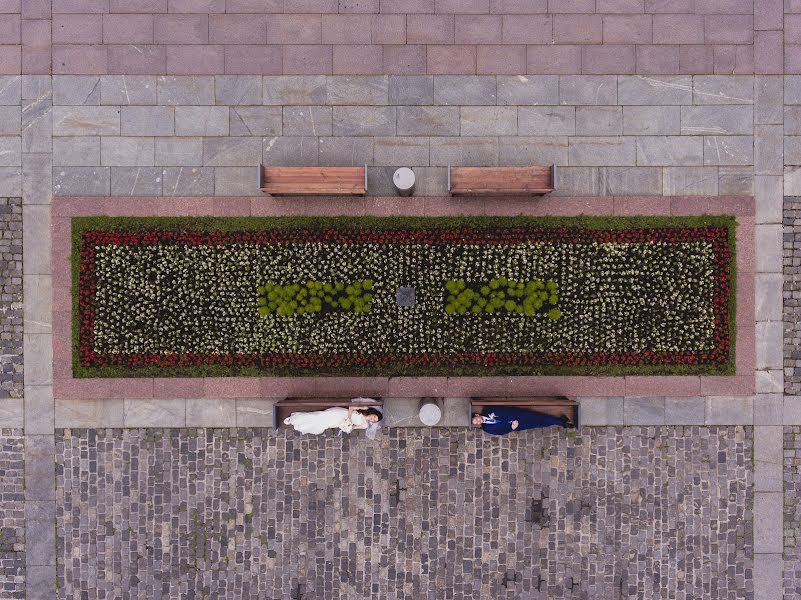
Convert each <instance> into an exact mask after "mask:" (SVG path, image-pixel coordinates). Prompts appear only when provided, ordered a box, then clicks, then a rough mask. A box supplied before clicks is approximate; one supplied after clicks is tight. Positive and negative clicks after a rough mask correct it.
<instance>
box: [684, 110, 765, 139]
mask: <svg viewBox="0 0 801 600" xmlns="http://www.w3.org/2000/svg"><path fill="white" fill-rule="evenodd" d="M681 133H682V135H702V134H703V135H751V134H752V133H754V111H753V107H751V106H682V107H681Z"/></svg>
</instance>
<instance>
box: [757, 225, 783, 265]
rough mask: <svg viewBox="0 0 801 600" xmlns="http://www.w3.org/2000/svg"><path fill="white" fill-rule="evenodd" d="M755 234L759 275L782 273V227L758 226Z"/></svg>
mask: <svg viewBox="0 0 801 600" xmlns="http://www.w3.org/2000/svg"><path fill="white" fill-rule="evenodd" d="M755 234H756V236H755V237H756V270H757V273H780V272H781V270H782V227H781V225H772V224H762V225H757V226H756V231H755Z"/></svg>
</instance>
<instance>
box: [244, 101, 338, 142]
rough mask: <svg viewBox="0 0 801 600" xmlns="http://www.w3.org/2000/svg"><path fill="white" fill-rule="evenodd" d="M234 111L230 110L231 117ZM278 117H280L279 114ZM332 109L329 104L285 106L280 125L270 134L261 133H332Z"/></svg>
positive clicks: (319, 134) (324, 134) (315, 134)
mask: <svg viewBox="0 0 801 600" xmlns="http://www.w3.org/2000/svg"><path fill="white" fill-rule="evenodd" d="M234 114H235V111H233V110H232V111H231V119H232V120H233V118H234ZM279 118H281V117H280V116H279ZM333 118H334V117H333V109H332V108H331V107H330V106H285V107H284V109H283V116H282V125H281V126H280V127H279V128H278V131H273V133H272V134H266V133H265V134H262V135H278V134H280V133H282V132H283V135H313V136H328V135H333Z"/></svg>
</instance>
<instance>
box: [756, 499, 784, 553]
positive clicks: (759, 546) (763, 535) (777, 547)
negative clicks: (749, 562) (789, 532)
mask: <svg viewBox="0 0 801 600" xmlns="http://www.w3.org/2000/svg"><path fill="white" fill-rule="evenodd" d="M778 514H782V494H781V492H755V493H754V552H755V553H757V554H762V553H780V552H781V551H782V548H783V544H782V539H783V537H782V533H783V528H782V521H781V520H779V519H777V518H776V515H778Z"/></svg>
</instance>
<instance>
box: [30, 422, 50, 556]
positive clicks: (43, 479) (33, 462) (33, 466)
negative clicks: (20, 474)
mask: <svg viewBox="0 0 801 600" xmlns="http://www.w3.org/2000/svg"><path fill="white" fill-rule="evenodd" d="M55 453H56V448H55V440H54V439H53V436H52V435H26V436H25V500H26V501H27V500H40V501H41V500H55V498H56V475H55V469H54V466H53V465H54V463H55ZM36 522H38V521H36V520H33V519H31V520H30V522H29V523H28V527H30V524H31V523H36ZM49 525H50V528H51V529H53V530H55V527H53V525H54V523H53V522H50V523H49ZM27 533H28V535H27V536H26V538H27V539H28V541H30V539H31V534H32V533H33V532H32V531H30V529H29V530H28V531H27ZM53 546H55V544H53ZM53 552H54V551H53ZM29 554H30V552H29ZM45 556H50V554H42V555H40V556H38V557H31V559H33V560H30V564H37V560H39V561H40V562H39V563H38V564H53V562H54V560H53V561H51V560H49V559H48V560H45V559H44V558H45Z"/></svg>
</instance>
